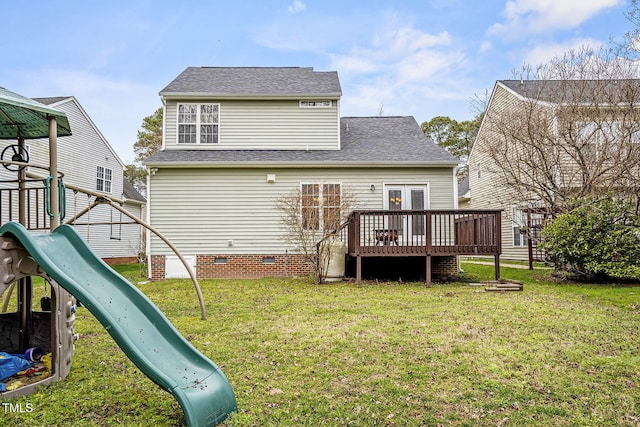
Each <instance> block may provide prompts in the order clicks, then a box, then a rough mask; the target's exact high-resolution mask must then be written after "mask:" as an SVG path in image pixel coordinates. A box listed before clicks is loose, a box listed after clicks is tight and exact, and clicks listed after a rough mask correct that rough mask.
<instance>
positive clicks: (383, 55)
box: [332, 26, 469, 119]
mask: <svg viewBox="0 0 640 427" xmlns="http://www.w3.org/2000/svg"><path fill="white" fill-rule="evenodd" d="M452 44H453V41H452V38H451V36H450V34H448V33H447V32H441V33H437V34H430V33H426V32H423V31H420V30H419V29H416V28H413V27H412V26H402V27H398V28H393V29H388V30H383V31H380V32H379V33H378V34H376V35H375V36H373V37H372V39H371V43H370V44H369V45H362V44H361V45H360V46H358V47H357V48H353V49H351V50H350V51H349V52H346V53H341V54H333V55H332V58H333V65H332V66H333V68H334V69H336V70H337V71H338V73H340V79H341V81H342V83H343V87H348V89H343V90H346V91H348V94H349V96H345V97H344V98H343V100H342V111H343V112H345V113H346V114H347V115H377V114H378V109H379V108H380V105H382V106H383V114H384V115H414V116H415V117H416V119H420V118H424V116H425V115H428V114H430V113H433V111H427V108H425V105H429V106H430V108H431V110H435V109H437V108H438V105H439V104H440V102H441V101H442V100H445V99H452V98H455V99H456V100H457V101H458V102H459V101H460V100H462V99H468V96H469V95H468V93H469V91H468V88H466V87H463V86H464V85H463V84H461V82H460V81H457V80H456V77H455V74H456V70H462V69H464V66H465V63H466V57H465V55H464V54H463V53H462V52H461V51H460V50H458V49H455V48H452ZM345 93H346V92H345Z"/></svg>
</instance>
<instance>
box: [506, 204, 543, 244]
mask: <svg viewBox="0 0 640 427" xmlns="http://www.w3.org/2000/svg"><path fill="white" fill-rule="evenodd" d="M527 215H529V218H528V219H527ZM511 220H512V223H513V225H512V230H513V246H514V247H526V246H528V244H529V236H531V237H532V240H531V243H532V246H533V247H534V248H535V247H536V246H537V242H538V240H539V234H540V230H542V223H543V221H544V215H542V214H540V213H527V212H524V211H523V210H522V209H520V208H519V207H517V206H512V207H511ZM529 227H530V228H529Z"/></svg>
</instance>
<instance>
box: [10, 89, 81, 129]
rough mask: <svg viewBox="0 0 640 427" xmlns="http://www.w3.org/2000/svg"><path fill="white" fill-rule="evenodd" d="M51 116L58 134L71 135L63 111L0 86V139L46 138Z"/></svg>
mask: <svg viewBox="0 0 640 427" xmlns="http://www.w3.org/2000/svg"><path fill="white" fill-rule="evenodd" d="M51 116H53V117H55V118H56V121H57V125H58V129H57V131H58V136H68V135H71V127H70V126H69V120H68V119H67V115H66V114H65V113H63V112H62V111H58V110H55V109H53V108H50V107H48V106H47V105H44V104H41V103H39V102H36V101H34V100H33V99H30V98H27V97H24V96H22V95H18V94H17V93H14V92H11V91H9V90H7V89H5V88H3V87H0V139H18V138H19V137H22V138H24V139H34V138H47V137H48V136H49V117H51Z"/></svg>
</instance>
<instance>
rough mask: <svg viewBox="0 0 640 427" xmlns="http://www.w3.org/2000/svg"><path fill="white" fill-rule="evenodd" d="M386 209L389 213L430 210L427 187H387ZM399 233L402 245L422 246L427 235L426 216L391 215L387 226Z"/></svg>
mask: <svg viewBox="0 0 640 427" xmlns="http://www.w3.org/2000/svg"><path fill="white" fill-rule="evenodd" d="M384 209H385V210H389V211H404V210H425V209H428V193H427V186H426V185H397V184H394V185H386V186H385V199H384ZM385 226H386V227H387V228H388V229H390V230H395V231H396V232H397V233H398V238H399V240H400V242H402V243H400V242H399V243H400V244H405V245H422V244H424V238H425V235H426V230H425V216H424V215H416V214H414V215H402V214H398V215H395V214H394V215H389V217H388V219H387V224H386V225H385Z"/></svg>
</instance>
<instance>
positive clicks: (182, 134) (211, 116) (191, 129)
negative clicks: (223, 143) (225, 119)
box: [178, 104, 220, 144]
mask: <svg viewBox="0 0 640 427" xmlns="http://www.w3.org/2000/svg"><path fill="white" fill-rule="evenodd" d="M219 128H220V104H178V144H217V143H218V142H219V140H218V133H219V132H218V131H219Z"/></svg>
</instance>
